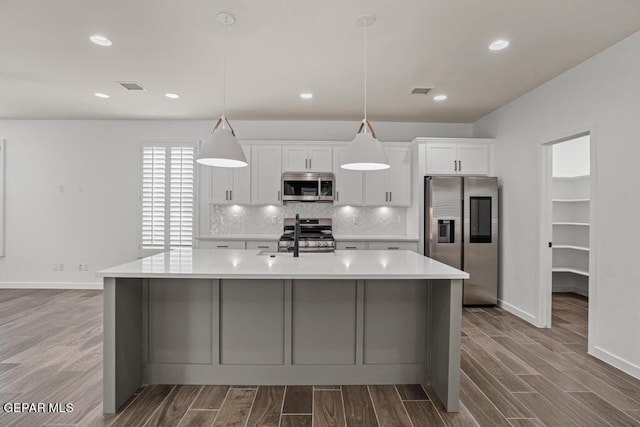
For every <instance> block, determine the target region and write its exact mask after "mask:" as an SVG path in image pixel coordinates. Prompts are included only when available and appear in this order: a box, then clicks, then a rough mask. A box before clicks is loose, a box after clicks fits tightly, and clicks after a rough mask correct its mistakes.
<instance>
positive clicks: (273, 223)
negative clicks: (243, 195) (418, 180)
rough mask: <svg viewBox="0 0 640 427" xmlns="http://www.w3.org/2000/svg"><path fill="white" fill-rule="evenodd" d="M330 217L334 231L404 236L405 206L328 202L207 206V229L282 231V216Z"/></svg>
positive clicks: (234, 231) (219, 232)
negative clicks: (208, 209) (353, 204)
mask: <svg viewBox="0 0 640 427" xmlns="http://www.w3.org/2000/svg"><path fill="white" fill-rule="evenodd" d="M296 213H299V214H300V217H302V218H332V219H333V232H334V234H355V235H405V234H406V233H407V208H398V207H387V206H381V207H368V206H367V207H353V206H341V207H334V206H333V205H332V204H330V203H293V204H286V205H283V206H273V205H271V206H240V205H231V206H227V205H211V208H210V224H211V227H210V232H211V234H212V235H217V234H282V227H283V225H282V224H283V221H282V220H283V219H284V218H293V217H295V215H296Z"/></svg>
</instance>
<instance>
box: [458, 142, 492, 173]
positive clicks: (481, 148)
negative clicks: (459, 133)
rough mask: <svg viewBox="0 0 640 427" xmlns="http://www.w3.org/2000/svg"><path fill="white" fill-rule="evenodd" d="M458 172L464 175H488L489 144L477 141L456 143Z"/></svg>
mask: <svg viewBox="0 0 640 427" xmlns="http://www.w3.org/2000/svg"><path fill="white" fill-rule="evenodd" d="M458 173H461V174H464V175H489V145H488V144H478V143H470V144H466V143H461V144H458Z"/></svg>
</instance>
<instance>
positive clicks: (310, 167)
mask: <svg viewBox="0 0 640 427" xmlns="http://www.w3.org/2000/svg"><path fill="white" fill-rule="evenodd" d="M309 169H311V159H309Z"/></svg>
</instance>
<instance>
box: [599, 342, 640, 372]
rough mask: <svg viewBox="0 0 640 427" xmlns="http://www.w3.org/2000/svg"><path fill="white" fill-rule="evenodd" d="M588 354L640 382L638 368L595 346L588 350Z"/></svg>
mask: <svg viewBox="0 0 640 427" xmlns="http://www.w3.org/2000/svg"><path fill="white" fill-rule="evenodd" d="M589 354H590V355H592V356H593V357H597V358H598V359H600V360H602V361H603V362H606V363H608V364H609V365H611V366H613V367H615V368H618V369H620V370H621V371H623V372H625V373H627V374H629V375H631V376H632V377H635V378H637V379H639V380H640V366H638V365H635V364H633V363H631V362H629V361H627V360H624V359H623V358H621V357H618V356H616V355H615V354H612V353H610V352H608V351H607V350H605V349H603V348H602V347H598V346H597V345H596V346H593V349H590V350H589Z"/></svg>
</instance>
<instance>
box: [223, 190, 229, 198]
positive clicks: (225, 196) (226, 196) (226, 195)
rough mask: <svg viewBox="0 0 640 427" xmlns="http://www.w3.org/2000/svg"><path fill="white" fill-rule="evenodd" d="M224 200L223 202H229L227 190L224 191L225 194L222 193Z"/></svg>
mask: <svg viewBox="0 0 640 427" xmlns="http://www.w3.org/2000/svg"><path fill="white" fill-rule="evenodd" d="M224 199H225V200H229V190H225V192H224Z"/></svg>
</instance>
